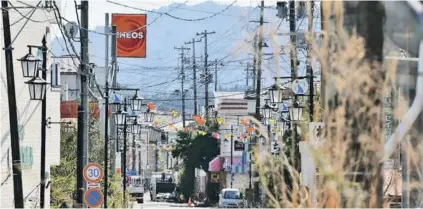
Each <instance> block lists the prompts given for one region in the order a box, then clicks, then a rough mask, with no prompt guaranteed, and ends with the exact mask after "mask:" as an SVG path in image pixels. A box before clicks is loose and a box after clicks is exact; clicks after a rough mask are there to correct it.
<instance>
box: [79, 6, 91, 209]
mask: <svg viewBox="0 0 423 209" xmlns="http://www.w3.org/2000/svg"><path fill="white" fill-rule="evenodd" d="M80 8H81V27H82V28H89V27H88V1H81V6H80ZM80 34H81V35H80V36H81V62H82V63H81V64H80V71H81V85H80V91H81V100H80V102H79V106H78V140H77V169H76V176H77V180H76V188H77V190H78V191H77V193H78V198H77V203H78V204H79V205H80V207H84V203H83V199H84V191H85V189H86V188H87V182H85V180H84V177H83V170H84V167H85V165H86V164H87V163H88V128H89V123H88V121H89V118H88V88H89V87H88V85H89V82H88V81H89V73H90V70H89V69H88V67H89V66H88V63H90V62H89V57H88V31H87V30H80Z"/></svg>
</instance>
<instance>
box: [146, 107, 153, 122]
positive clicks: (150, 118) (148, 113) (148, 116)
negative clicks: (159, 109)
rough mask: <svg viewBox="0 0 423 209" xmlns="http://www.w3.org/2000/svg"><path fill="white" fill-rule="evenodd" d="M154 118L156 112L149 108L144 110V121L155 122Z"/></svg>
mask: <svg viewBox="0 0 423 209" xmlns="http://www.w3.org/2000/svg"><path fill="white" fill-rule="evenodd" d="M153 118H154V112H153V111H151V110H150V109H147V111H145V112H144V121H145V122H147V123H151V122H153Z"/></svg>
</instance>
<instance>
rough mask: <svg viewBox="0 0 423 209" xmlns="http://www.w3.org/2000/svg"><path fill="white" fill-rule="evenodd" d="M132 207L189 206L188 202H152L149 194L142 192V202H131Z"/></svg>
mask: <svg viewBox="0 0 423 209" xmlns="http://www.w3.org/2000/svg"><path fill="white" fill-rule="evenodd" d="M132 208H138V209H139V208H190V207H188V204H186V203H185V204H177V203H170V202H153V201H151V200H150V194H149V193H146V194H144V203H143V204H138V203H137V202H133V203H132Z"/></svg>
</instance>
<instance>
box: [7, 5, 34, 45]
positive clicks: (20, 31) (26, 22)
mask: <svg viewBox="0 0 423 209" xmlns="http://www.w3.org/2000/svg"><path fill="white" fill-rule="evenodd" d="M9 3H10V1H9ZM40 3H41V1H40V2H38V4H37V5H36V6H35V7H37V6H38V5H40ZM11 6H12V7H13V5H12V4H11ZM35 10H36V8H34V9H33V10H32V13H31V14H30V15H29V18H27V19H26V21H25V23H24V24H23V26H22V27H21V28H20V29H19V31H18V34H16V36H15V38H14V39H13V40H12V42H11V43H10V46H12V44H13V43H15V41H16V39H17V38H18V37H19V35H20V34H21V33H22V31H23V29H24V28H25V26H26V24H28V22H29V20H30V19H31V17H32V15H34V13H35Z"/></svg>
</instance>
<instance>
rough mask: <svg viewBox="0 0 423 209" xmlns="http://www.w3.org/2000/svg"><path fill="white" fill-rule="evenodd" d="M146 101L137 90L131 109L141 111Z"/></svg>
mask: <svg viewBox="0 0 423 209" xmlns="http://www.w3.org/2000/svg"><path fill="white" fill-rule="evenodd" d="M143 102H144V98H142V97H140V96H138V91H136V92H135V95H134V97H132V99H131V109H132V110H133V111H141V108H142V106H143V105H144V104H143Z"/></svg>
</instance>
